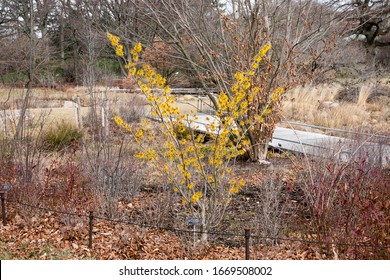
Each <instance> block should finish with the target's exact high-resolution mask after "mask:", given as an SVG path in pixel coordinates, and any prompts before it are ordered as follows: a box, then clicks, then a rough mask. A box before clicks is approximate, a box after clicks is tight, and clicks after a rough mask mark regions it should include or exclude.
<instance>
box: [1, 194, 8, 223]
mask: <svg viewBox="0 0 390 280" xmlns="http://www.w3.org/2000/svg"><path fill="white" fill-rule="evenodd" d="M1 217H2V219H3V226H6V225H7V217H6V212H5V196H4V192H2V193H1Z"/></svg>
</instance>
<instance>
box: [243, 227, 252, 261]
mask: <svg viewBox="0 0 390 280" xmlns="http://www.w3.org/2000/svg"><path fill="white" fill-rule="evenodd" d="M244 236H245V260H249V259H250V255H249V250H250V249H249V241H250V238H251V231H250V229H245V234H244Z"/></svg>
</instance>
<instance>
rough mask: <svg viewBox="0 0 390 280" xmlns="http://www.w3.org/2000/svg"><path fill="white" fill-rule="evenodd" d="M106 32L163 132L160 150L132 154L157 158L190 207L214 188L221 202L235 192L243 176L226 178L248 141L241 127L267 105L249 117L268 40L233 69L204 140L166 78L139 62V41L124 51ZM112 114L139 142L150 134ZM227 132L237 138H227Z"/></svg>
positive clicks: (276, 94)
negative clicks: (242, 68) (245, 66)
mask: <svg viewBox="0 0 390 280" xmlns="http://www.w3.org/2000/svg"><path fill="white" fill-rule="evenodd" d="M107 37H108V39H109V40H110V42H111V45H112V46H113V47H114V48H115V52H116V55H117V56H119V57H122V58H123V60H125V57H126V58H128V61H125V64H124V68H125V69H127V71H128V75H130V76H132V77H133V78H135V79H136V81H137V83H138V86H139V88H140V89H141V92H142V93H143V94H144V96H145V97H146V100H147V102H148V104H149V106H150V108H151V113H152V115H153V116H154V117H155V118H157V119H159V120H160V121H161V128H162V131H163V132H164V135H165V136H166V141H165V142H164V143H162V144H161V147H159V150H156V149H152V148H147V149H145V150H144V151H142V152H139V153H137V155H136V156H137V157H138V158H141V159H146V160H149V161H152V162H154V163H156V164H155V166H156V167H157V168H160V169H161V171H162V173H163V174H165V175H166V176H167V178H168V180H169V182H170V183H172V185H173V186H174V187H173V189H174V191H175V192H178V193H179V194H180V195H181V198H182V202H183V204H187V205H188V206H189V207H192V208H191V209H192V211H198V210H197V209H205V207H206V205H207V201H206V198H209V196H210V195H211V194H216V193H217V192H219V193H224V196H222V197H225V198H226V199H225V200H224V201H223V203H228V202H229V201H230V196H232V195H234V194H237V193H238V192H239V191H240V189H241V188H242V187H243V186H244V185H245V181H243V180H230V182H229V180H228V178H230V175H229V174H230V173H231V172H232V169H231V167H230V166H229V160H230V159H233V158H235V157H237V156H238V155H242V154H243V153H245V149H246V147H247V146H249V145H250V141H249V139H247V137H245V130H247V129H249V128H250V126H251V125H252V122H253V121H255V122H263V121H264V118H265V117H266V115H268V114H270V113H271V110H272V106H268V105H267V106H265V108H264V110H262V112H260V113H259V114H256V115H254V116H252V118H249V117H248V116H249V110H250V108H251V107H250V106H251V104H253V102H254V101H255V99H256V98H257V96H258V95H259V93H260V92H261V90H262V89H261V87H259V86H256V85H255V84H256V83H255V78H256V77H255V74H256V73H257V72H258V71H259V70H258V69H259V63H260V62H261V61H262V60H263V58H264V56H265V55H266V54H267V51H268V50H269V49H270V48H271V45H270V44H267V45H265V46H264V47H263V48H262V49H261V50H260V51H259V52H258V54H257V55H256V56H255V57H254V61H253V63H252V65H251V67H250V69H249V70H248V71H246V72H237V73H236V74H235V75H234V79H235V80H234V83H233V84H232V86H231V91H230V92H226V93H220V94H219V97H218V106H219V108H218V110H217V113H216V114H217V118H215V120H213V121H211V120H210V125H209V127H208V129H209V130H210V131H213V132H215V135H213V134H212V133H210V135H212V136H211V140H210V141H209V143H208V144H207V145H205V144H204V143H203V141H204V139H205V135H203V134H196V133H194V132H193V131H192V130H189V129H188V127H189V126H191V127H194V125H195V123H196V120H197V117H196V116H195V115H193V116H189V115H183V114H181V113H180V111H179V109H178V107H177V106H176V105H175V99H174V96H173V95H171V94H170V88H169V86H167V85H166V79H165V78H164V77H163V76H161V75H160V74H158V73H156V71H155V70H154V69H153V68H152V67H151V66H150V65H147V64H143V63H141V62H139V60H140V52H141V51H142V45H141V44H140V43H137V44H135V45H134V47H133V49H131V50H130V51H129V53H128V55H127V56H126V55H125V54H124V48H123V46H121V45H120V43H119V42H120V39H119V37H117V36H114V35H112V34H110V33H107ZM282 93H283V89H282V88H279V89H276V90H274V91H273V92H272V94H271V101H272V102H278V100H279V99H280V96H281V94H282ZM114 120H115V122H116V123H117V124H118V125H119V126H120V127H122V128H124V129H125V130H126V131H128V132H130V133H132V136H133V137H134V138H135V140H136V141H137V142H138V143H140V144H142V142H143V141H145V140H146V139H149V140H150V138H148V137H146V135H149V131H148V130H147V129H146V128H144V127H143V128H141V129H138V130H135V129H132V128H131V126H130V125H129V124H126V123H125V122H124V121H123V120H122V119H121V118H120V117H119V116H117V117H115V119H114ZM232 138H233V139H235V140H236V141H235V142H232ZM206 194H207V195H206ZM202 198H203V199H202ZM194 205H197V206H199V207H194Z"/></svg>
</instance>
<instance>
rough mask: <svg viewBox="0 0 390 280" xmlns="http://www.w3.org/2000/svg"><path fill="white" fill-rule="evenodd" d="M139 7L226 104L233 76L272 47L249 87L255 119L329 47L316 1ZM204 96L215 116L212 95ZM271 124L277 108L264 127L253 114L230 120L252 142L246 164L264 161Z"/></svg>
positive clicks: (170, 1)
mask: <svg viewBox="0 0 390 280" xmlns="http://www.w3.org/2000/svg"><path fill="white" fill-rule="evenodd" d="M144 2H145V3H147V7H148V9H149V14H148V15H149V17H150V19H151V21H153V22H154V23H155V24H156V25H157V26H158V27H159V32H160V33H159V34H161V37H162V38H163V39H164V40H166V41H167V42H168V43H169V44H170V45H172V46H174V47H175V48H176V49H177V50H178V52H179V53H180V54H181V59H183V60H184V61H186V62H187V63H188V64H189V65H190V66H191V68H192V72H193V75H196V76H197V77H198V79H199V80H200V81H201V82H202V85H203V87H204V88H205V89H206V91H207V90H208V89H209V88H210V86H216V87H218V88H219V89H220V91H221V92H224V93H227V94H228V96H229V99H230V100H231V99H233V98H234V94H233V92H232V90H231V87H232V85H233V83H234V75H235V73H236V72H239V71H244V70H246V69H249V68H250V66H251V63H252V58H253V57H254V56H255V55H256V53H257V52H258V51H259V49H261V47H262V46H264V45H265V44H267V43H271V45H272V51H271V52H269V54H268V55H267V57H266V59H265V66H263V70H264V71H262V72H261V73H263V75H259V76H257V77H254V78H253V80H252V82H253V84H255V85H256V86H259V87H260V89H261V90H260V94H259V95H258V96H257V98H256V100H255V101H254V102H252V104H251V105H250V106H251V108H252V110H253V112H255V113H258V112H261V111H262V110H264V109H265V107H266V106H267V104H268V103H269V101H270V98H271V95H272V92H273V91H274V90H275V89H277V88H279V87H283V88H284V89H288V88H291V87H292V86H294V85H296V84H297V83H300V82H302V80H305V79H307V78H308V77H309V76H310V75H311V74H312V70H313V68H315V67H313V65H315V63H317V62H318V61H319V60H320V58H321V55H322V54H323V52H325V51H326V50H327V49H328V48H329V45H328V36H329V35H330V34H331V33H332V31H333V24H334V23H335V22H336V20H337V17H336V15H337V13H336V12H335V11H334V10H333V9H331V7H330V6H325V5H323V4H320V3H318V2H317V1H299V2H296V1H263V0H256V1H244V0H242V1H238V0H234V1H207V0H202V1H183V0H163V1H159V2H158V4H156V3H155V2H154V1H144ZM209 97H210V98H211V100H212V102H213V104H214V107H215V109H216V110H218V109H219V105H218V102H217V100H216V98H215V96H213V95H212V94H211V93H210V94H209ZM255 113H253V115H254V114H255ZM277 121H278V114H277V108H275V111H274V114H272V115H270V117H268V118H267V119H266V121H265V122H262V123H259V122H256V121H255V120H254V118H252V116H251V113H249V114H248V116H247V119H245V120H243V121H242V122H241V121H240V120H236V123H237V125H240V123H244V124H245V125H244V127H242V131H245V133H246V136H247V137H248V138H249V139H250V142H251V147H250V149H249V154H250V157H251V158H252V160H255V161H257V160H262V159H265V157H266V153H265V151H266V147H267V145H268V141H269V139H270V137H271V135H272V132H273V129H274V126H275V123H276V122H277ZM250 127H254V128H255V129H250Z"/></svg>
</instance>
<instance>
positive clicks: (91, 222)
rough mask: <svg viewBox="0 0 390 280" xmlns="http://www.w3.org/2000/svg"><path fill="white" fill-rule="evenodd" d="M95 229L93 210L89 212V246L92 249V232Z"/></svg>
mask: <svg viewBox="0 0 390 280" xmlns="http://www.w3.org/2000/svg"><path fill="white" fill-rule="evenodd" d="M92 231H93V211H90V212H89V243H88V248H89V249H92V233H93V232H92Z"/></svg>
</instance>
